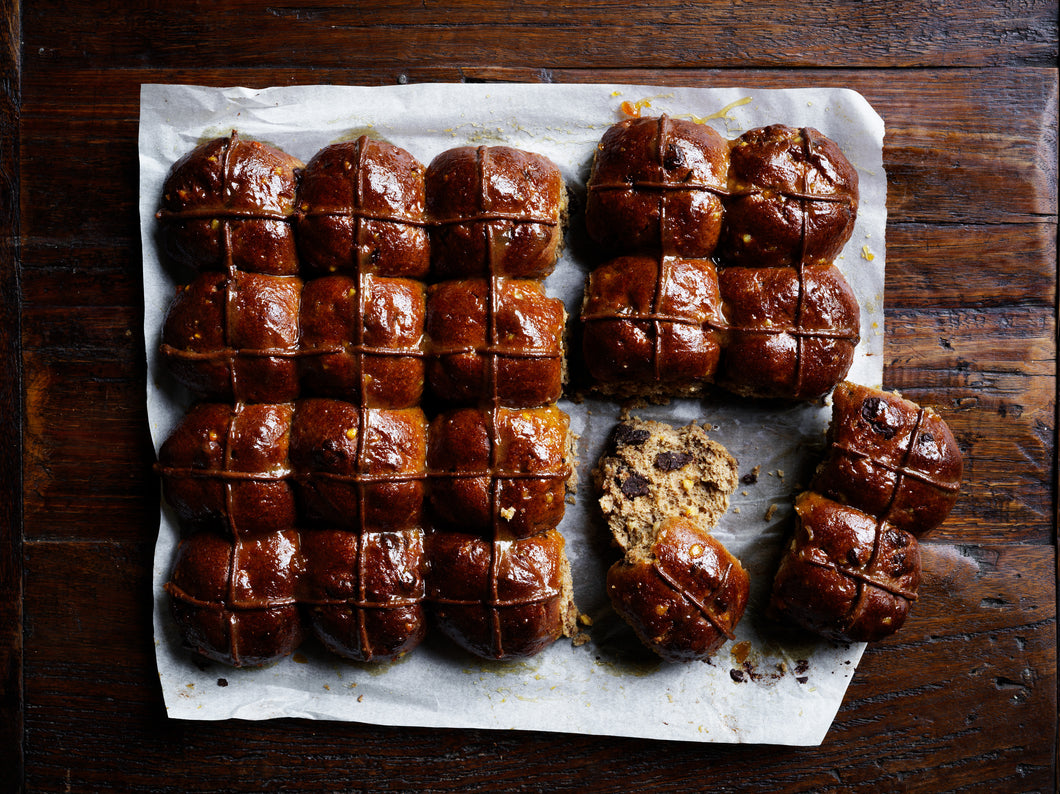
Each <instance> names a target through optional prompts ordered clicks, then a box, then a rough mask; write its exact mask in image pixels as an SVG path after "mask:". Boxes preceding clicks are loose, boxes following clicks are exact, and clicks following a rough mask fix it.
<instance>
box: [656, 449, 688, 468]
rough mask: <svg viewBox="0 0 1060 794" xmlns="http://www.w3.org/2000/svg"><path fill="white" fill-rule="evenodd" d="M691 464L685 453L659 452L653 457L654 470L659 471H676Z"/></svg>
mask: <svg viewBox="0 0 1060 794" xmlns="http://www.w3.org/2000/svg"><path fill="white" fill-rule="evenodd" d="M691 462H692V456H691V455H689V454H688V453H687V452H660V453H659V454H658V455H656V456H655V464H654V465H655V468H657V469H658V470H659V471H677V470H678V469H680V468H682V467H683V466H686V465H688V464H689V463H691Z"/></svg>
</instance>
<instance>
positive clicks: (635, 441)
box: [611, 424, 651, 447]
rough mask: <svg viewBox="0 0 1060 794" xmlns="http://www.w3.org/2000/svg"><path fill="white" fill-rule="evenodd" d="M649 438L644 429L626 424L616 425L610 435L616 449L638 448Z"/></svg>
mask: <svg viewBox="0 0 1060 794" xmlns="http://www.w3.org/2000/svg"><path fill="white" fill-rule="evenodd" d="M649 438H651V433H649V432H648V431H647V430H645V429H644V428H640V427H633V425H627V424H619V425H616V426H615V430H614V433H612V435H611V440H612V442H614V445H615V446H616V447H638V446H640V445H641V444H643V443H644V442H645V441H647V440H648V439H649Z"/></svg>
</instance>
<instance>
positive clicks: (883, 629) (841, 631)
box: [769, 382, 963, 642]
mask: <svg viewBox="0 0 1060 794" xmlns="http://www.w3.org/2000/svg"><path fill="white" fill-rule="evenodd" d="M827 441H828V447H827V451H826V453H825V458H824V460H823V462H822V463H821V464H820V466H819V467H818V469H817V472H816V474H815V475H814V478H813V481H812V482H811V483H810V486H809V490H807V491H806V492H804V493H801V494H799V495H798V496H797V497H796V500H795V529H794V533H793V535H792V538H791V540H790V543H789V545H788V547H787V550H786V551H785V553H784V556H783V557H782V559H781V563H780V568H779V570H778V572H777V574H776V578H775V580H774V583H773V594H772V600H771V602H770V606H769V609H770V612H771V613H772V614H773V615H774V616H775V617H778V618H780V619H785V620H790V621H793V622H795V623H797V624H799V625H801V626H803V627H805V628H807V629H809V630H810V631H813V632H816V633H818V634H820V635H822V636H825V637H828V638H830V639H833V640H837V641H840V642H871V641H875V640H880V639H882V638H884V637H886V636H888V635H889V634H892V633H893V632H895V631H897V630H898V629H899V628H901V626H902V625H903V623H905V619H906V616H907V615H908V613H909V609H910V606H911V605H912V603H913V602H914V601H915V600H916V598H917V588H918V587H919V584H920V551H919V546H918V544H917V538H918V537H920V536H921V535H923V534H924V533H926V532H928V531H930V530H932V529H934V528H935V527H937V526H938V525H939V524H941V523H942V521H943V520H944V519H945V518H946V516H947V515H948V514H949V512H950V509H951V508H952V507H953V504H954V502H955V501H956V499H957V494H958V492H959V490H960V485H961V476H962V472H963V461H962V458H961V453H960V450H959V448H958V447H957V442H956V440H955V439H954V437H953V433H952V432H951V431H950V429H949V427H948V426H947V425H946V423H945V422H944V421H943V420H942V418H941V417H940V416H939V415H938V414H937V413H936V412H935V411H934V410H932V409H931V408H922V407H920V406H919V405H917V404H916V403H913V402H911V401H909V400H906V399H903V398H902V397H900V396H899V395H897V394H895V393H893V392H885V391H880V390H879V389H871V388H869V387H866V386H858V385H855V384H853V383H846V382H844V383H841V384H839V386H837V387H836V389H835V391H834V393H833V407H832V423H831V425H830V427H829V430H828V437H827Z"/></svg>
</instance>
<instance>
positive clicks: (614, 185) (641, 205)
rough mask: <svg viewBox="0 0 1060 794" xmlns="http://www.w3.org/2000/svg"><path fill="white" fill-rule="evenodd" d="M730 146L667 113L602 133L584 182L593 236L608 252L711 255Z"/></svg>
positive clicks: (628, 121) (709, 131)
mask: <svg viewBox="0 0 1060 794" xmlns="http://www.w3.org/2000/svg"><path fill="white" fill-rule="evenodd" d="M728 167H729V153H728V145H727V143H726V141H725V139H724V138H722V137H721V136H720V135H719V134H718V133H716V132H715V131H714V130H713V129H711V128H710V127H707V126H705V125H703V124H695V123H693V122H691V121H685V120H683V119H673V118H670V117H668V116H661V117H659V118H637V119H626V120H625V121H620V122H619V123H617V124H615V125H613V126H612V127H610V128H609V129H608V130H607V132H606V133H604V136H603V139H602V140H601V141H600V145H599V146H598V147H597V150H596V156H595V158H594V160H593V166H592V172H591V174H590V176H589V182H588V185H587V189H588V197H587V200H586V207H585V223H586V228H587V230H588V232H589V236H590V237H591V238H592V239H593V240H595V241H596V242H597V243H599V244H600V245H601V246H603V247H604V248H605V249H607V250H610V251H624V252H634V251H642V250H658V251H661V252H663V253H665V254H673V255H675V256H683V257H708V256H710V255H711V254H712V253H713V252H714V247H715V245H716V243H717V241H718V236H719V234H720V233H721V224H722V215H723V204H722V196H723V195H724V193H725V191H726V176H725V175H726V172H727V171H728Z"/></svg>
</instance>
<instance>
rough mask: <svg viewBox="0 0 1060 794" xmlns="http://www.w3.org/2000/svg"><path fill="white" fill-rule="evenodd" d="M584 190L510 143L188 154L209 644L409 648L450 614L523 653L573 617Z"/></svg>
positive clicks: (208, 650)
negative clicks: (571, 309) (571, 500)
mask: <svg viewBox="0 0 1060 794" xmlns="http://www.w3.org/2000/svg"><path fill="white" fill-rule="evenodd" d="M565 201H566V193H565V189H564V186H563V182H562V178H561V176H560V173H559V170H558V169H557V168H556V166H555V165H554V164H553V163H551V162H550V161H548V160H547V159H546V158H544V157H541V156H539V155H536V154H531V153H527V152H522V151H519V150H515V149H511V148H507V147H477V148H474V147H462V148H458V149H452V150H449V151H447V152H444V153H442V154H440V155H439V156H438V157H437V158H435V160H434V161H432V163H431V164H430V166H429V167H428V168H424V167H423V166H422V165H421V164H420V163H419V162H418V161H417V160H416V159H415V158H414V157H413V156H412V155H411V154H410V153H408V152H406V151H404V150H402V149H400V148H399V147H397V146H394V145H391V144H388V143H385V142H381V141H377V140H372V139H370V138H367V137H361V138H359V139H358V140H356V141H350V142H346V143H338V144H334V145H331V146H328V147H326V148H325V149H323V150H321V151H320V152H318V153H317V154H316V155H315V156H314V157H313V158H312V160H310V162H309V163H308V164H307V165H305V166H303V164H302V163H301V162H299V161H298V160H296V159H295V158H293V157H290V156H289V155H287V154H285V153H283V152H281V151H279V150H278V149H276V148H274V147H271V146H268V145H265V144H263V143H260V142H256V141H247V140H243V139H241V138H239V137H238V136H237V135H236V134H235V133H233V134H232V136H231V137H227V138H219V139H216V140H212V141H208V142H206V143H204V144H202V145H200V146H199V147H197V148H196V149H195V150H193V151H192V152H190V153H189V154H187V155H186V156H185V157H183V158H182V159H181V160H180V161H178V162H177V163H176V164H175V165H174V166H173V168H172V170H171V172H170V174H169V176H168V178H167V180H166V183H165V187H164V195H163V202H162V209H161V210H160V212H159V213H158V217H159V220H160V222H161V225H162V241H163V246H164V250H165V252H166V254H167V256H168V258H169V259H170V260H172V261H173V262H175V263H176V264H177V265H180V266H184V267H187V268H190V269H191V272H192V277H191V278H189V280H188V282H187V283H185V284H184V285H182V286H181V287H180V289H179V290H178V294H177V297H176V298H175V300H174V302H173V303H172V305H171V307H170V309H169V312H168V314H167V316H166V319H165V324H164V328H163V332H162V348H161V355H162V357H163V359H164V361H165V362H166V364H167V365H168V367H169V370H170V372H171V373H172V374H173V375H174V376H175V378H176V379H177V380H178V381H180V382H181V383H182V384H183V385H184V386H186V387H187V388H188V389H189V390H190V391H191V393H192V394H193V395H194V396H195V397H196V398H198V399H199V402H197V403H196V404H195V405H194V406H193V407H192V408H191V409H190V410H189V411H188V413H187V414H186V415H185V417H184V418H183V420H182V421H181V422H180V424H179V425H178V426H177V427H176V429H175V430H174V431H173V433H172V434H171V436H170V437H169V438H168V439H167V441H166V442H165V443H164V444H163V446H162V448H161V449H160V451H159V469H160V472H161V475H162V482H163V493H164V496H165V498H166V500H167V501H168V503H169V504H170V505H171V506H172V508H173V509H174V512H175V513H176V515H177V517H178V519H179V522H180V527H181V535H182V537H181V543H180V546H179V549H178V552H177V559H176V562H175V565H174V569H173V573H172V576H171V580H170V582H169V583H168V584H167V586H166V589H167V590H168V592H169V593H170V596H171V603H172V607H173V613H174V616H175V618H176V622H177V624H178V626H179V628H180V629H181V631H182V633H183V636H184V640H185V642H186V644H187V645H189V646H190V647H192V648H194V649H196V650H197V651H199V652H200V653H202V654H204V655H205V656H207V657H209V658H212V659H216V660H219V661H223V662H225V663H228V664H233V665H237V666H244V665H259V664H263V663H265V662H269V661H272V660H275V659H277V658H281V657H282V656H285V655H287V654H289V653H290V652H291V651H293V650H294V649H295V648H296V647H298V645H299V644H300V643H301V642H302V641H303V639H304V637H305V636H306V634H307V633H308V632H311V633H313V634H315V635H316V636H317V637H318V638H319V639H320V640H321V641H322V642H323V644H324V645H325V646H326V647H328V648H329V649H331V650H332V651H334V652H336V653H338V654H341V655H343V656H346V657H348V658H351V659H356V660H361V661H374V660H388V659H393V658H396V657H398V656H401V655H402V654H404V653H407V652H408V651H410V650H412V649H413V648H414V647H416V645H417V644H419V642H420V641H421V640H422V639H423V637H424V635H425V633H426V630H427V624H428V619H429V618H428V615H429V614H431V613H433V616H434V622H435V624H436V625H437V626H439V627H440V628H441V629H442V630H443V631H444V632H445V633H447V634H448V635H449V636H450V637H452V638H453V639H454V640H455V641H456V642H458V643H459V644H461V645H462V646H463V647H465V648H467V649H468V650H470V651H472V652H474V653H476V654H479V655H481V656H484V657H488V658H514V657H519V656H526V655H530V654H533V653H536V652H537V651H539V650H541V649H542V648H544V647H546V646H547V645H548V644H549V643H551V642H552V641H554V640H555V639H557V638H558V637H559V636H561V635H563V634H568V635H570V634H571V633H572V632H573V627H574V619H575V617H576V610H575V608H574V605H573V601H572V597H571V587H570V576H569V571H568V564H567V561H566V557H565V554H564V544H563V539H562V537H561V536H560V535H559V533H558V531H557V530H556V527H557V526H558V524H559V521H560V519H561V518H562V516H563V512H564V505H565V493H566V487H567V481H568V479H569V478H570V476H571V473H572V456H571V451H570V436H569V429H568V419H567V416H566V415H565V414H564V413H563V412H562V411H560V410H559V409H558V408H557V407H556V406H555V404H554V403H555V401H556V400H557V399H558V398H559V395H560V393H561V390H562V383H563V373H564V369H563V349H562V345H563V327H564V320H565V314H564V310H563V305H562V303H561V302H560V301H558V300H555V299H552V298H549V297H547V296H546V295H545V293H544V291H543V289H542V286H541V279H542V278H543V277H544V276H545V275H547V274H548V273H549V272H551V270H552V268H553V267H554V265H555V262H556V257H557V255H558V251H559V250H560V246H561V244H562V224H563V221H564V214H565V212H564V211H565Z"/></svg>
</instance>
